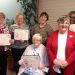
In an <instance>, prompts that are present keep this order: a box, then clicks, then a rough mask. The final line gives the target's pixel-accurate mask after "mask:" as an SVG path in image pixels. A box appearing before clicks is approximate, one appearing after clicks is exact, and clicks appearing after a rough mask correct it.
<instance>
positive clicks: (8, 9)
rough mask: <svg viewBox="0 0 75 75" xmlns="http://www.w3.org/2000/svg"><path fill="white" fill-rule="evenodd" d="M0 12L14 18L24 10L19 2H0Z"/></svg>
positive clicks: (2, 0) (0, 0) (15, 0)
mask: <svg viewBox="0 0 75 75" xmlns="http://www.w3.org/2000/svg"><path fill="white" fill-rule="evenodd" d="M0 11H3V12H4V13H5V14H6V17H7V18H13V17H14V16H15V13H16V12H17V11H22V8H21V5H20V4H19V3H17V0H0Z"/></svg>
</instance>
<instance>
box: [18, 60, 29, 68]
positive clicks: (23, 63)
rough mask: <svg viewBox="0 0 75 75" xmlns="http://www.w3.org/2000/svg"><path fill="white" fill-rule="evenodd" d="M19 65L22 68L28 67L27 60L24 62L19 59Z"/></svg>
mask: <svg viewBox="0 0 75 75" xmlns="http://www.w3.org/2000/svg"><path fill="white" fill-rule="evenodd" d="M19 64H20V65H21V66H22V67H26V66H28V62H27V60H24V59H21V60H20V61H19Z"/></svg>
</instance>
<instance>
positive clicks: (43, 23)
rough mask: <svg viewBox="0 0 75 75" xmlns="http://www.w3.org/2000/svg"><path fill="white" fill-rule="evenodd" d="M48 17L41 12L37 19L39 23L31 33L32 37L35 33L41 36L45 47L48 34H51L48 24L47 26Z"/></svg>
mask: <svg viewBox="0 0 75 75" xmlns="http://www.w3.org/2000/svg"><path fill="white" fill-rule="evenodd" d="M48 20H49V16H48V14H47V13H46V12H42V13H41V14H40V17H39V22H38V24H37V25H35V26H34V27H33V29H32V31H31V35H32V36H33V35H34V34H36V33H40V34H41V35H42V39H43V40H42V43H43V44H44V45H46V41H47V38H48V36H49V35H50V32H52V28H51V26H50V24H48V23H47V22H48Z"/></svg>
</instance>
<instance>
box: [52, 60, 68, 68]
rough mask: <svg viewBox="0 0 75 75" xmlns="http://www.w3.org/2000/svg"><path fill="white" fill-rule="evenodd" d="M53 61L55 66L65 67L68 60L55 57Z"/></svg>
mask: <svg viewBox="0 0 75 75" xmlns="http://www.w3.org/2000/svg"><path fill="white" fill-rule="evenodd" d="M53 63H54V64H55V65H56V66H58V67H61V68H65V67H67V66H68V62H67V61H65V60H59V59H55V60H54V61H53Z"/></svg>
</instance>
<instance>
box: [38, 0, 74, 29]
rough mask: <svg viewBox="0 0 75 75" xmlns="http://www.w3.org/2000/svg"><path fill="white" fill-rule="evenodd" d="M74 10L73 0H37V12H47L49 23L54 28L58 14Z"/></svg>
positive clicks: (55, 27)
mask: <svg viewBox="0 0 75 75" xmlns="http://www.w3.org/2000/svg"><path fill="white" fill-rule="evenodd" d="M72 10H75V0H39V14H40V13H41V12H42V11H46V12H47V13H48V14H49V18H50V19H49V21H48V22H49V23H50V24H51V26H52V28H53V29H54V30H56V29H57V22H56V21H57V19H58V17H59V16H60V15H65V14H68V13H69V12H70V11H72Z"/></svg>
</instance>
